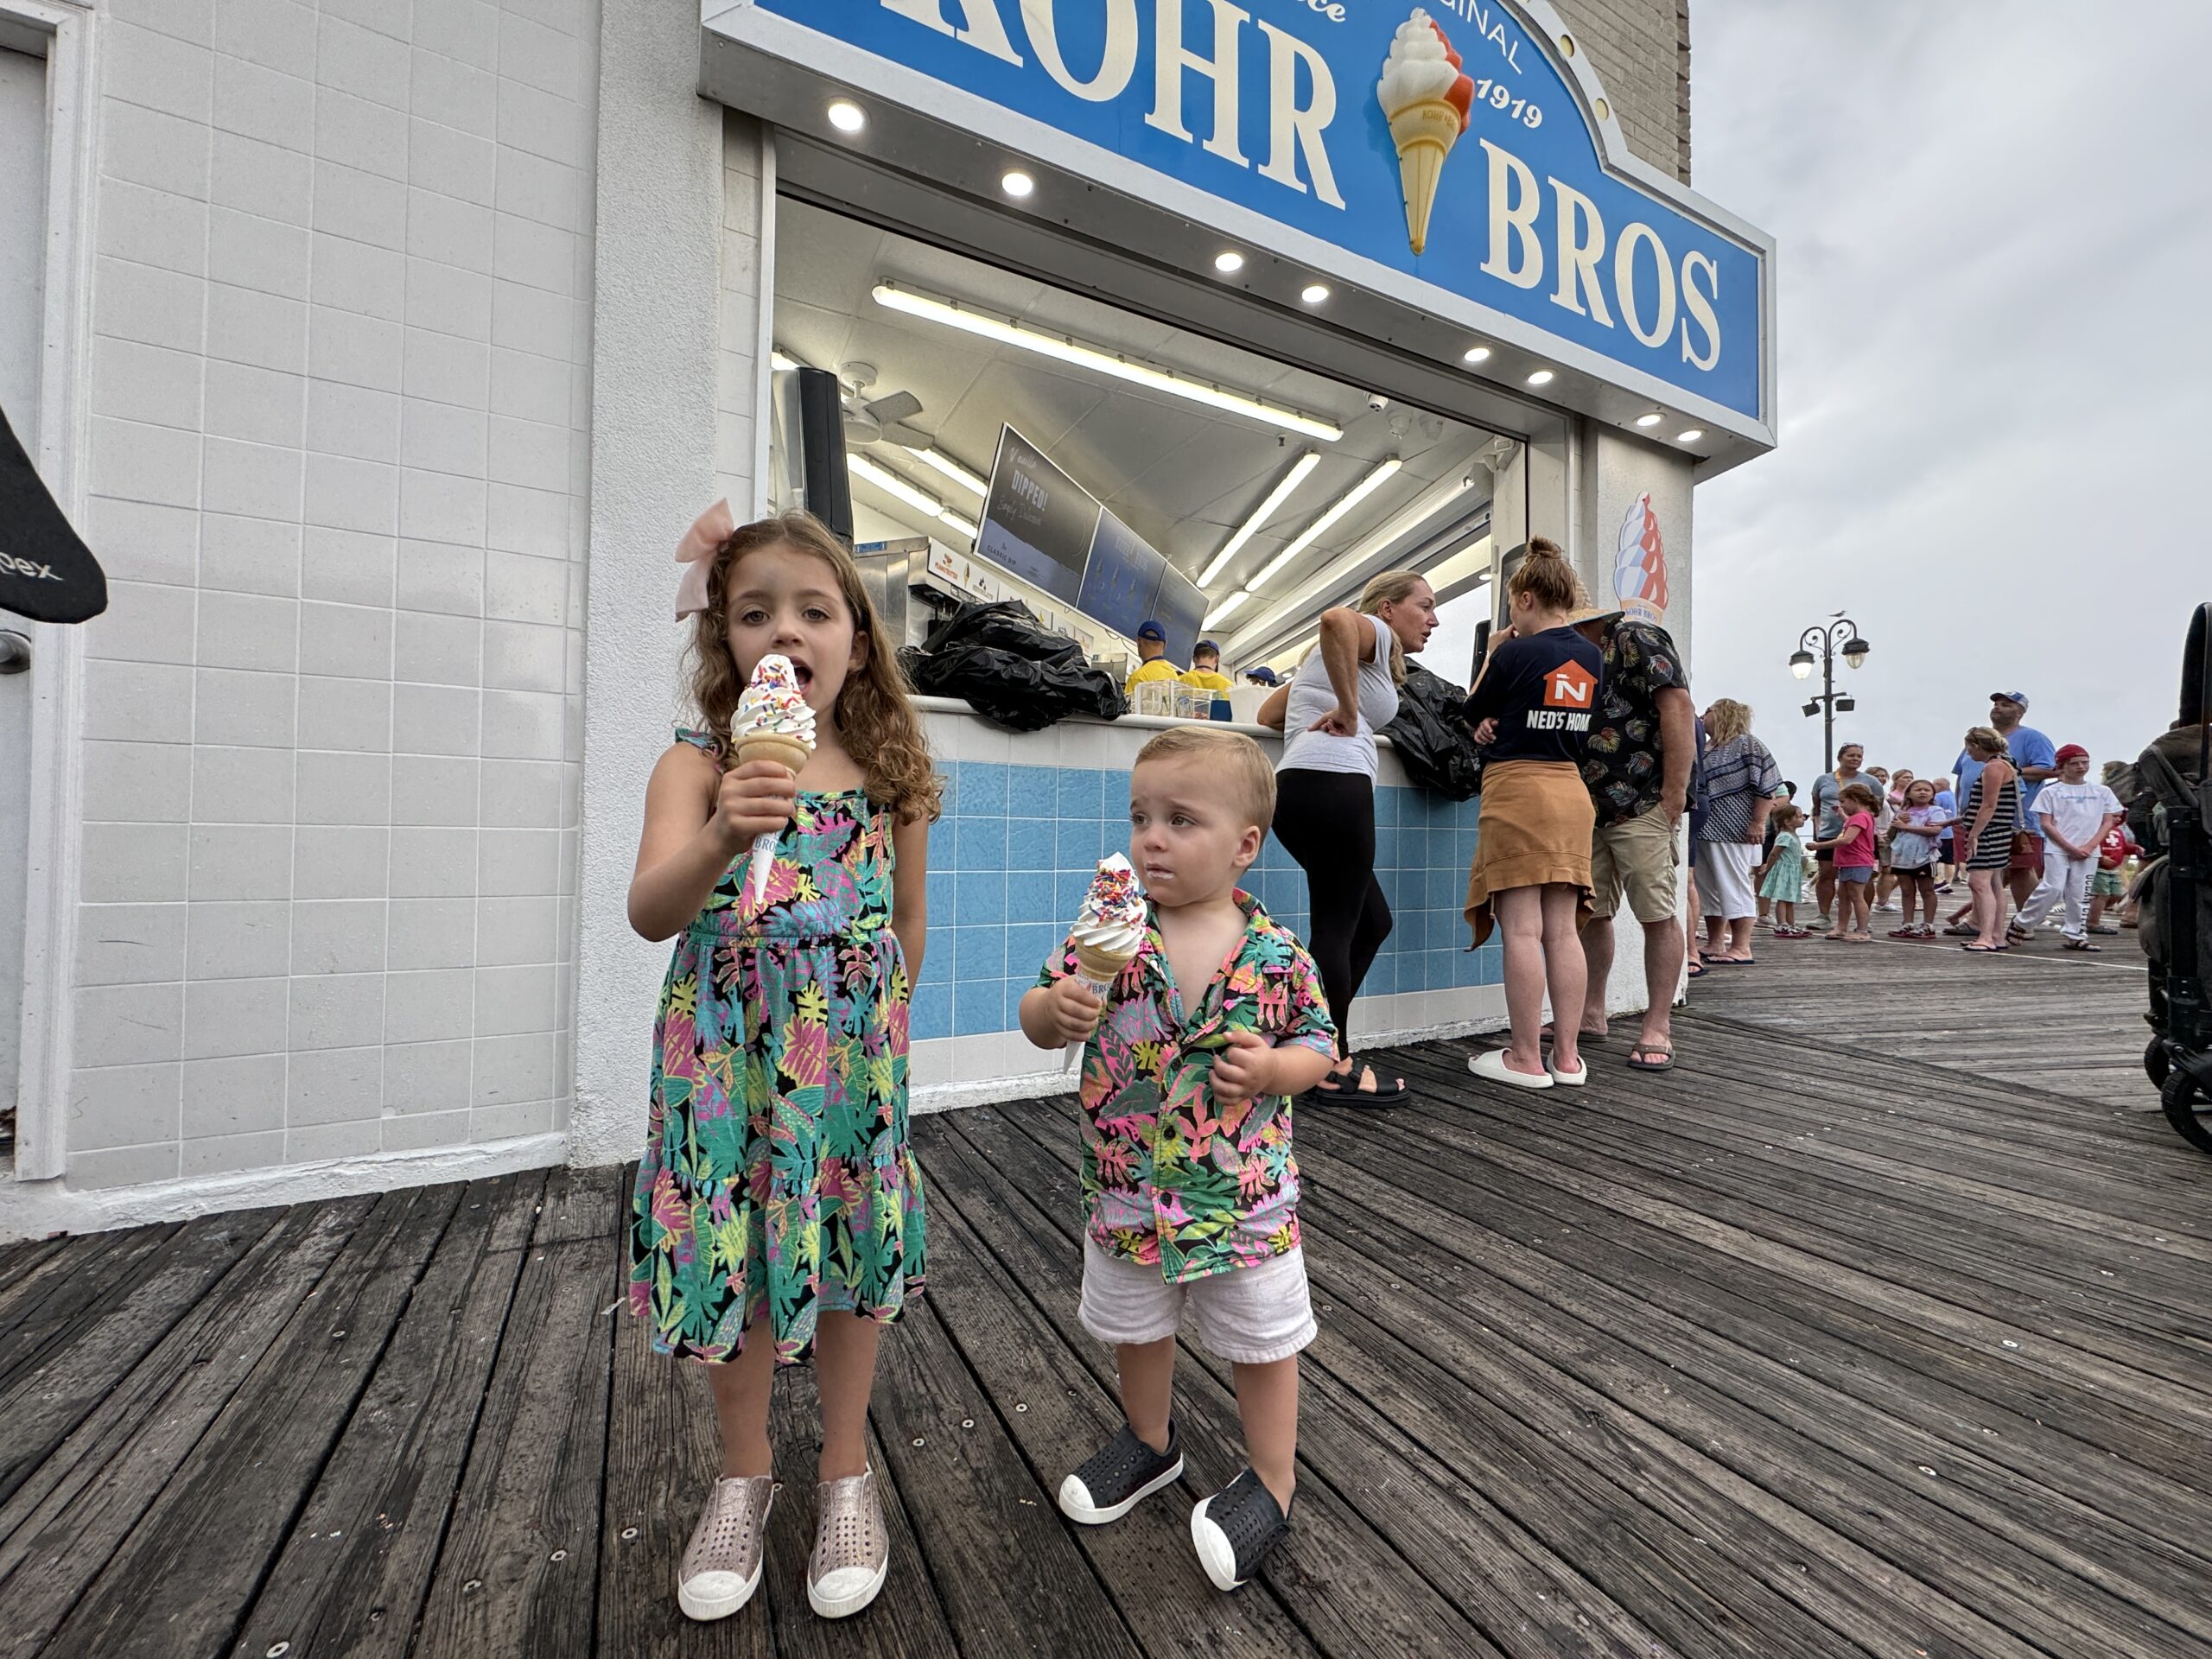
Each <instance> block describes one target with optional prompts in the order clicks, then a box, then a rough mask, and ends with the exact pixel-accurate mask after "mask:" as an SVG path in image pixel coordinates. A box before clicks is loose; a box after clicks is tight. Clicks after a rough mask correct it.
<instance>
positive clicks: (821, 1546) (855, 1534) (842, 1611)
mask: <svg viewBox="0 0 2212 1659" xmlns="http://www.w3.org/2000/svg"><path fill="white" fill-rule="evenodd" d="M814 1505H815V1522H814V1554H813V1556H812V1558H811V1559H810V1560H808V1562H807V1564H806V1599H807V1600H808V1601H809V1602H810V1603H811V1604H812V1605H813V1607H814V1611H816V1612H817V1613H819V1614H821V1615H822V1617H823V1618H849V1617H850V1616H851V1615H853V1614H855V1613H857V1612H858V1611H860V1610H861V1608H863V1607H865V1606H867V1605H868V1603H870V1602H871V1601H874V1599H875V1597H876V1592H878V1591H880V1590H881V1589H882V1588H883V1580H885V1578H887V1576H888V1575H889V1574H890V1572H891V1534H890V1533H889V1531H887V1529H885V1527H884V1524H883V1506H882V1504H881V1503H880V1501H879V1500H878V1499H877V1497H876V1492H875V1471H874V1470H873V1469H870V1470H866V1471H862V1472H861V1473H860V1474H857V1475H848V1476H846V1477H845V1478H843V1479H842V1480H825V1481H823V1483H822V1484H820V1485H819V1486H817V1487H816V1488H815V1489H814Z"/></svg>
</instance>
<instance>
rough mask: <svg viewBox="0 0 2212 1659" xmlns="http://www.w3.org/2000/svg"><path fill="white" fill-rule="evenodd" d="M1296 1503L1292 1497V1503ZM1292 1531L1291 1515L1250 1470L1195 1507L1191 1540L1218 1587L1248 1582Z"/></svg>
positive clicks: (1215, 1586) (1201, 1562) (1224, 1588)
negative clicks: (1278, 1507) (1271, 1552)
mask: <svg viewBox="0 0 2212 1659" xmlns="http://www.w3.org/2000/svg"><path fill="white" fill-rule="evenodd" d="M1297 1504H1298V1499H1297V1498H1296V1497H1292V1499H1291V1506H1292V1507H1293V1508H1294V1509H1295V1508H1296V1507H1297ZM1289 1535H1290V1517H1289V1516H1287V1515H1285V1514H1284V1513H1283V1512H1282V1511H1281V1510H1279V1509H1277V1508H1276V1507H1275V1497H1274V1493H1273V1492H1271V1491H1268V1488H1267V1484H1266V1483H1265V1482H1264V1481H1262V1479H1261V1478H1259V1476H1258V1475H1256V1474H1255V1473H1254V1472H1253V1471H1251V1470H1249V1469H1247V1470H1246V1471H1244V1472H1243V1474H1241V1475H1239V1476H1237V1477H1236V1479H1234V1480H1232V1481H1230V1483H1229V1484H1228V1485H1227V1486H1225V1487H1224V1488H1223V1489H1222V1490H1221V1491H1217V1492H1216V1493H1215V1494H1214V1495H1213V1496H1212V1497H1209V1498H1206V1499H1205V1500H1203V1501H1202V1502H1201V1503H1199V1504H1198V1508H1197V1509H1195V1510H1192V1511H1191V1541H1192V1543H1193V1544H1194V1545H1196V1546H1197V1547H1198V1565H1199V1566H1201V1567H1204V1568H1205V1570H1206V1577H1208V1578H1210V1579H1211V1580H1213V1586H1214V1588H1215V1589H1217V1590H1234V1589H1236V1587H1237V1586H1240V1585H1243V1584H1246V1583H1249V1582H1250V1580H1251V1579H1252V1577H1253V1575H1254V1574H1255V1573H1258V1572H1259V1570H1260V1563H1261V1562H1262V1561H1264V1560H1267V1559H1268V1552H1269V1551H1270V1550H1272V1549H1274V1547H1275V1546H1276V1545H1277V1544H1279V1543H1281V1541H1283V1540H1284V1539H1285V1538H1286V1537H1287V1536H1289Z"/></svg>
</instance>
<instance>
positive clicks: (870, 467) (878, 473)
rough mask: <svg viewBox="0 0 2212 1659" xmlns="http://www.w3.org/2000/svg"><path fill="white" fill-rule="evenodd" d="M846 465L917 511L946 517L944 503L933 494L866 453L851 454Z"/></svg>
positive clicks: (860, 476) (859, 476) (936, 516)
mask: <svg viewBox="0 0 2212 1659" xmlns="http://www.w3.org/2000/svg"><path fill="white" fill-rule="evenodd" d="M845 465H846V466H847V467H849V468H850V469H851V471H852V473H853V475H854V476H855V477H856V478H864V479H866V480H868V482H869V483H871V484H873V485H874V486H875V487H876V488H877V489H879V490H881V491H882V492H883V493H885V494H886V495H893V496H896V497H897V498H898V499H899V500H901V501H903V502H905V503H906V505H908V506H910V507H912V508H913V509H914V511H915V512H923V513H927V514H928V515H929V516H930V517H931V518H943V517H944V502H942V501H940V500H938V499H937V498H936V497H935V496H933V495H926V494H925V493H922V492H921V491H920V490H918V489H916V488H915V487H914V486H912V484H909V483H908V482H907V481H906V480H905V479H903V478H901V477H899V474H896V473H894V472H893V471H892V470H891V469H890V468H889V467H879V466H877V465H876V464H875V463H874V461H870V460H869V459H868V457H867V456H866V455H862V454H849V455H847V456H846V457H845Z"/></svg>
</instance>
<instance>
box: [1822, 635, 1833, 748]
mask: <svg viewBox="0 0 2212 1659" xmlns="http://www.w3.org/2000/svg"><path fill="white" fill-rule="evenodd" d="M1821 748H1822V749H1823V750H1824V751H1825V752H1826V753H1827V770H1828V771H1829V772H1834V770H1835V641H1834V640H1833V639H1827V638H1825V637H1823V638H1822V639H1821Z"/></svg>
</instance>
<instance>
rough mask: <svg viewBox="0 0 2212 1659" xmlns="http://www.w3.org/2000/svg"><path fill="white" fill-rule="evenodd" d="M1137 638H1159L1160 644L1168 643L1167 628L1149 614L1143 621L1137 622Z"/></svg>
mask: <svg viewBox="0 0 2212 1659" xmlns="http://www.w3.org/2000/svg"><path fill="white" fill-rule="evenodd" d="M1137 638H1138V639H1157V640H1159V641H1160V644H1162V645H1166V643H1167V630H1166V628H1164V627H1162V626H1160V624H1159V623H1158V622H1156V621H1154V620H1153V619H1152V618H1150V617H1148V616H1147V618H1145V620H1143V621H1141V622H1140V623H1138V624H1137Z"/></svg>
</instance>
